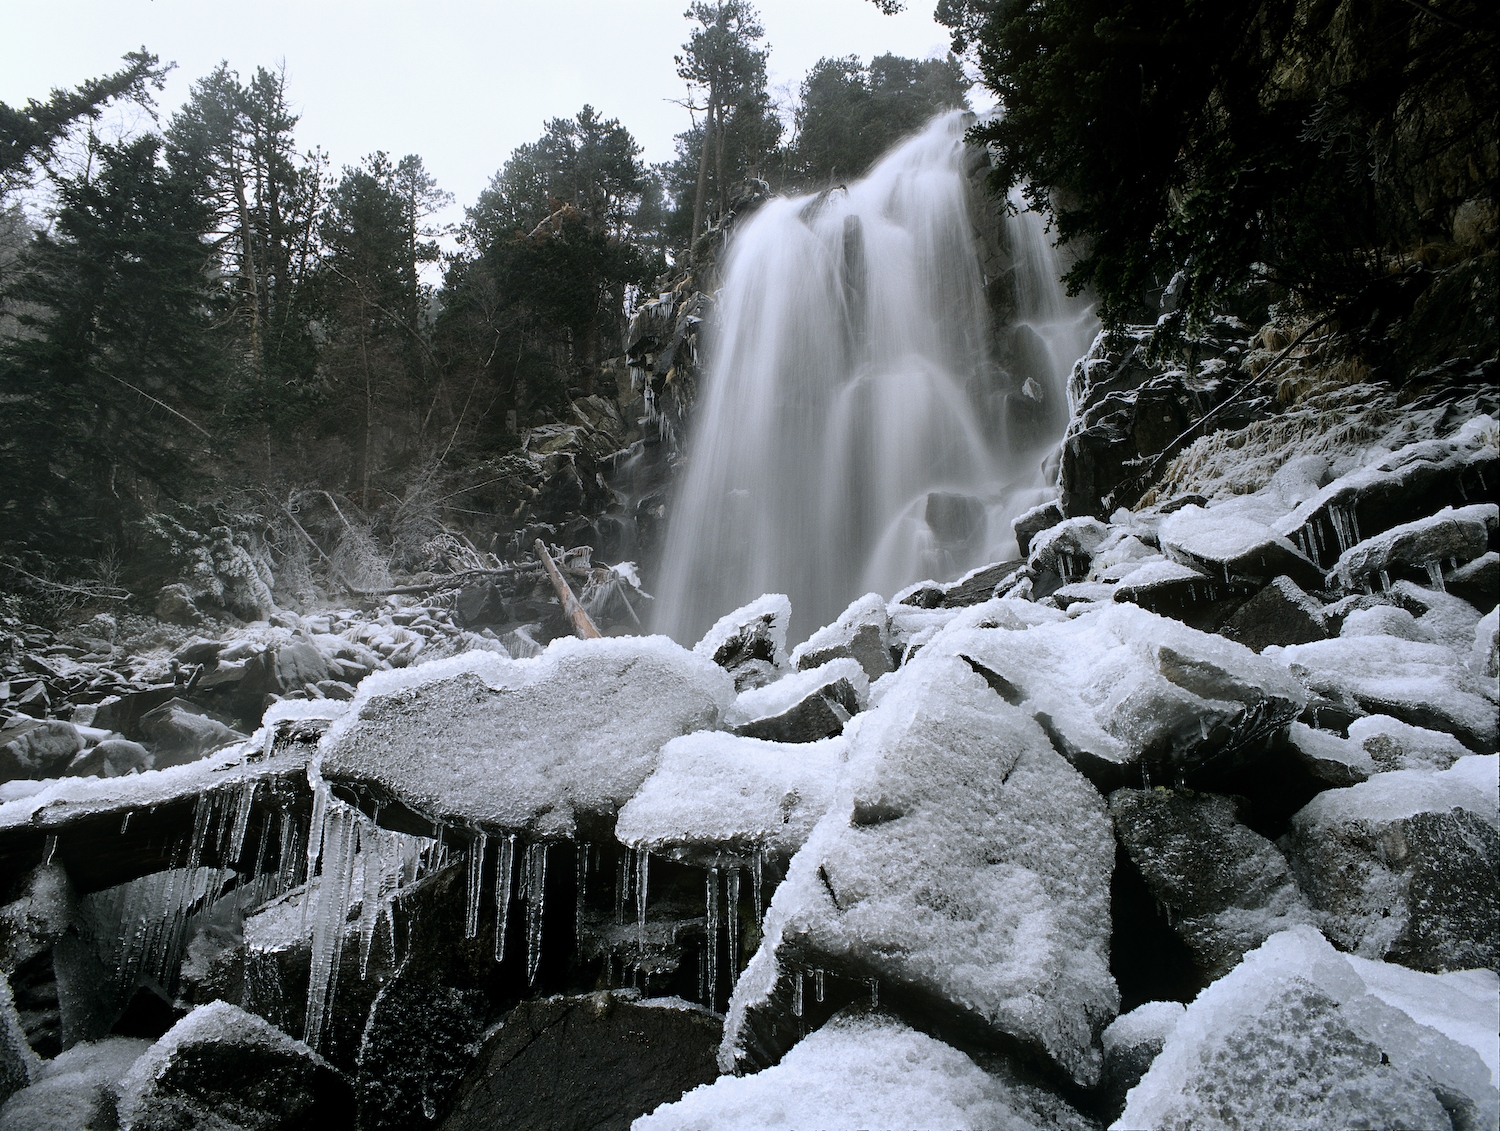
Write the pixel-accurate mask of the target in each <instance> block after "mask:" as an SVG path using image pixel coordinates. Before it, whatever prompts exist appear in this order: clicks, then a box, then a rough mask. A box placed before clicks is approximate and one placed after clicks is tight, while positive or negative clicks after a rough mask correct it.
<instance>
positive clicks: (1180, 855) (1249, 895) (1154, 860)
mask: <svg viewBox="0 0 1500 1131" xmlns="http://www.w3.org/2000/svg"><path fill="white" fill-rule="evenodd" d="M1236 810H1237V806H1236V804H1235V802H1234V801H1233V800H1232V799H1231V798H1228V797H1222V796H1219V795H1216V794H1211V793H1196V794H1195V793H1188V792H1185V791H1179V790H1170V789H1161V788H1157V789H1146V790H1143V789H1119V790H1116V791H1115V792H1114V793H1112V794H1110V795H1109V812H1110V816H1111V817H1112V818H1113V819H1114V823H1115V835H1116V836H1117V837H1118V838H1119V841H1120V844H1121V846H1122V847H1123V848H1124V849H1125V852H1126V854H1127V855H1129V857H1130V861H1131V863H1132V864H1134V865H1135V867H1136V869H1137V870H1138V871H1139V872H1140V874H1141V876H1142V878H1143V879H1144V880H1145V881H1146V886H1147V887H1148V888H1149V889H1150V891H1151V894H1152V895H1154V896H1155V897H1156V900H1157V904H1158V906H1159V907H1161V908H1163V909H1164V911H1165V913H1166V916H1167V922H1168V923H1169V924H1170V925H1171V927H1172V929H1173V930H1174V931H1176V932H1177V935H1178V937H1179V938H1181V939H1182V941H1183V942H1184V943H1186V944H1187V947H1188V950H1190V951H1191V952H1192V955H1193V958H1194V961H1195V962H1196V963H1197V965H1198V967H1199V969H1200V970H1201V971H1202V972H1203V973H1204V974H1205V975H1206V976H1207V978H1208V979H1209V980H1212V979H1214V978H1219V977H1222V976H1223V975H1224V974H1226V973H1228V972H1229V970H1230V969H1232V968H1233V967H1234V966H1235V965H1236V964H1238V962H1239V961H1240V959H1241V958H1242V957H1243V956H1244V954H1245V952H1246V951H1247V950H1253V949H1254V948H1255V947H1258V946H1259V945H1260V944H1261V943H1263V942H1265V941H1266V939H1268V938H1270V937H1271V936H1272V935H1274V934H1276V933H1277V932H1278V931H1284V930H1286V929H1287V928H1288V927H1293V926H1296V925H1297V924H1299V923H1310V922H1312V920H1313V916H1312V912H1311V910H1310V909H1309V908H1308V906H1307V903H1306V901H1305V900H1304V899H1303V898H1302V893H1301V892H1300V891H1299V890H1298V889H1297V881H1296V879H1295V878H1293V876H1292V873H1291V869H1290V868H1288V867H1287V862H1286V858H1285V857H1284V856H1282V855H1281V853H1280V852H1278V851H1277V849H1276V846H1275V845H1274V844H1272V843H1271V842H1270V841H1269V840H1267V839H1266V838H1265V837H1263V836H1261V835H1259V834H1258V833H1255V832H1253V831H1251V830H1250V829H1248V828H1246V827H1245V826H1244V825H1242V824H1240V823H1239V820H1238V815H1237V811H1236Z"/></svg>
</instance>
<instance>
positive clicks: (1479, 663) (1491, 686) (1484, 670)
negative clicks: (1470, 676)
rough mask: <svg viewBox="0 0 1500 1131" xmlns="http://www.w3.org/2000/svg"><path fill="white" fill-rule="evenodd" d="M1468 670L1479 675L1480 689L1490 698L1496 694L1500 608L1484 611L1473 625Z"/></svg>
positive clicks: (1498, 665) (1499, 642)
mask: <svg viewBox="0 0 1500 1131" xmlns="http://www.w3.org/2000/svg"><path fill="white" fill-rule="evenodd" d="M1467 659H1468V662H1469V665H1468V666H1469V670H1470V671H1471V672H1473V673H1474V674H1475V675H1476V676H1478V677H1479V679H1480V681H1481V683H1480V686H1481V689H1482V690H1483V691H1484V693H1485V694H1486V695H1488V696H1489V697H1490V698H1491V699H1496V698H1500V695H1497V694H1496V683H1495V677H1496V676H1497V675H1500V608H1494V609H1491V610H1490V611H1489V612H1487V613H1485V615H1484V619H1482V620H1481V621H1480V622H1479V623H1478V624H1476V625H1475V626H1474V643H1473V644H1472V645H1471V646H1470V648H1469V655H1468V657H1467Z"/></svg>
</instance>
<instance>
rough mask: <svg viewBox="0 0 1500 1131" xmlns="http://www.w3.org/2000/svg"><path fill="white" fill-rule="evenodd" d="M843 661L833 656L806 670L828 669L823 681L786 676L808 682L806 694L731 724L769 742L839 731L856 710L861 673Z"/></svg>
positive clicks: (740, 732) (803, 739)
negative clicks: (776, 709) (774, 710)
mask: <svg viewBox="0 0 1500 1131" xmlns="http://www.w3.org/2000/svg"><path fill="white" fill-rule="evenodd" d="M846 663H847V661H846V662H845V663H840V661H838V660H833V661H830V662H829V663H828V664H825V665H824V668H814V669H812V672H811V673H809V674H813V673H817V672H820V671H823V670H824V669H825V668H826V669H827V675H826V678H825V679H824V680H823V681H822V682H816V683H813V682H810V681H808V680H806V679H803V678H801V677H799V676H788V677H787V678H788V679H793V680H798V682H799V684H808V686H807V694H806V695H804V696H803V697H802V698H801V699H800V700H798V701H797V702H796V703H795V704H793V705H792V706H790V707H788V708H787V709H786V710H784V711H779V712H777V713H776V714H774V715H763V716H760V717H756V718H751V719H747V720H745V721H743V722H740V723H736V724H735V725H734V727H733V728H732V729H733V730H734V733H735V734H738V735H743V736H744V737H746V738H763V739H766V740H768V741H770V742H816V741H818V739H820V738H828V737H831V736H832V735H835V734H839V733H840V732H842V731H843V729H844V724H845V723H846V722H848V721H849V719H850V718H851V717H853V716H854V715H855V714H857V713H858V712H859V706H860V704H859V693H858V692H857V691H856V690H855V687H854V680H855V679H857V678H858V676H859V675H861V674H863V673H862V672H861V671H860V670H859V669H858V668H857V667H855V666H854V665H853V664H848V667H850V668H852V669H853V671H852V672H850V671H846V670H843V669H844V668H845V666H846ZM851 677H852V678H851ZM860 682H861V683H863V681H862V680H861V681H860Z"/></svg>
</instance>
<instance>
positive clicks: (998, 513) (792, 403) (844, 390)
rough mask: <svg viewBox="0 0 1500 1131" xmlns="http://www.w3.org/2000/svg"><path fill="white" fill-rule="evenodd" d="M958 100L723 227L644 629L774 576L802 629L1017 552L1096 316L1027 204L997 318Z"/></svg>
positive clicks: (684, 623)
mask: <svg viewBox="0 0 1500 1131" xmlns="http://www.w3.org/2000/svg"><path fill="white" fill-rule="evenodd" d="M970 120H972V119H970V118H969V117H968V116H967V115H965V114H963V113H961V112H953V113H950V114H946V115H943V116H941V117H939V118H937V119H935V120H934V121H933V122H932V123H931V124H930V125H929V126H928V127H927V128H926V129H925V130H924V131H923V132H922V133H920V134H918V135H916V136H914V137H912V138H909V139H908V140H906V141H904V142H903V143H901V144H900V145H898V146H897V147H896V148H894V149H893V150H892V151H891V152H890V153H888V154H887V155H886V156H885V157H884V158H883V159H882V160H881V161H880V162H879V164H877V165H876V166H875V167H874V169H872V170H871V172H870V173H869V175H868V176H867V177H865V178H864V179H863V180H861V181H858V182H856V183H854V184H851V185H849V186H848V187H847V188H843V187H840V188H837V189H833V190H831V191H829V192H826V193H821V194H818V195H815V196H803V197H793V198H774V199H772V200H770V201H768V202H766V203H765V204H764V205H762V206H761V208H760V209H759V211H757V212H756V213H755V214H754V215H753V216H751V217H750V218H749V219H748V220H747V221H746V222H745V223H744V224H743V226H742V227H741V228H740V229H739V230H738V231H737V232H736V234H735V236H734V238H733V240H732V241H731V244H730V247H729V249H728V252H727V257H726V260H725V262H724V265H723V274H722V277H723V286H722V288H721V290H720V293H719V299H718V307H717V312H716V315H715V319H714V323H713V327H712V333H711V335H710V338H709V341H708V350H707V366H706V375H705V379H704V387H703V394H702V399H701V401H700V403H699V405H698V407H697V409H696V417H695V419H694V421H693V424H692V430H691V433H690V436H689V439H688V446H687V466H686V472H685V474H684V477H683V479H682V481H681V483H680V485H679V494H678V497H677V500H676V503H675V505H674V507H673V509H672V517H671V520H670V525H669V528H668V532H667V539H666V545H665V548H664V555H663V560H662V567H661V573H660V579H659V581H658V589H657V595H658V597H659V602H658V606H657V608H658V615H657V624H656V627H657V629H658V630H659V631H665V632H667V633H669V634H671V635H673V636H675V637H677V638H678V639H679V640H683V641H686V642H689V643H690V642H691V641H692V640H694V639H696V638H697V636H698V635H699V634H700V633H701V632H703V631H704V630H705V629H706V628H707V627H708V626H709V625H710V624H711V623H712V622H713V620H714V619H715V618H717V617H718V616H720V615H722V614H723V613H725V612H727V611H729V610H730V609H733V608H735V607H736V606H738V605H741V604H744V603H745V602H747V601H750V600H752V599H754V598H755V597H757V596H759V595H760V594H761V593H765V592H782V593H786V594H787V595H789V596H790V597H791V601H792V613H793V617H794V622H795V625H796V628H797V630H798V631H800V632H802V633H806V632H808V631H811V630H812V629H813V628H816V627H817V626H818V625H821V624H824V623H826V622H828V621H830V620H832V619H833V618H834V617H835V616H836V615H837V614H838V613H839V611H840V610H841V609H842V608H843V607H844V606H845V605H846V604H847V603H848V602H849V601H850V600H851V599H852V598H853V597H855V596H857V595H859V594H860V593H863V592H867V591H869V590H876V591H878V592H881V593H884V594H887V595H889V594H890V593H892V592H893V591H895V590H896V589H898V588H900V587H901V586H903V585H905V584H908V583H910V582H913V581H919V580H922V579H923V578H927V577H932V578H934V579H935V580H947V579H951V578H952V577H955V576H957V575H959V574H961V573H962V572H963V571H964V570H966V569H969V568H972V567H973V566H975V565H978V564H983V563H984V562H986V561H993V560H998V559H1001V558H1004V557H1007V556H1012V557H1013V556H1014V555H1015V541H1014V538H1013V536H1012V534H1011V531H1010V521H1009V520H1010V518H1011V517H1013V516H1014V515H1015V514H1017V513H1019V512H1020V511H1021V510H1024V509H1025V508H1026V507H1028V506H1031V505H1033V504H1034V503H1035V502H1036V501H1037V500H1038V498H1039V497H1041V496H1042V493H1043V492H1044V489H1045V487H1046V485H1045V484H1043V483H1042V482H1041V477H1040V473H1039V471H1038V470H1037V467H1038V463H1039V456H1040V455H1041V453H1042V452H1043V451H1044V450H1046V448H1047V447H1048V446H1049V445H1055V443H1056V441H1057V440H1058V439H1059V438H1060V437H1061V435H1062V429H1063V427H1064V425H1065V423H1066V416H1067V414H1066V409H1065V408H1060V406H1064V405H1065V403H1066V400H1065V398H1066V391H1065V390H1066V383H1067V376H1068V373H1069V371H1070V369H1071V366H1072V364H1073V361H1074V359H1075V358H1077V357H1078V356H1079V355H1080V354H1082V353H1083V351H1084V349H1085V348H1086V347H1087V345H1088V341H1089V338H1090V337H1091V336H1092V333H1093V329H1094V327H1093V324H1092V320H1091V315H1090V314H1089V312H1088V310H1087V309H1086V308H1084V307H1081V306H1080V304H1078V303H1076V302H1070V301H1069V300H1067V299H1065V298H1064V297H1063V295H1062V292H1061V290H1060V287H1059V284H1058V281H1057V280H1058V265H1057V262H1056V256H1055V252H1054V251H1053V249H1052V247H1051V246H1050V241H1049V240H1048V238H1047V236H1046V234H1045V233H1044V232H1043V231H1042V229H1041V221H1040V219H1039V218H1038V217H1036V216H1034V215H1028V214H1022V215H1020V216H1017V217H1014V218H1012V219H1010V220H1009V221H1008V222H1007V223H1006V225H1005V231H1004V233H1003V235H1002V238H1001V239H1000V240H999V241H998V242H999V243H1000V244H1002V245H1005V246H1004V247H1003V248H1002V249H1001V253H1000V255H999V259H1001V260H1004V259H1005V258H1007V257H1008V258H1009V260H1010V262H1009V263H1008V264H1005V265H1004V269H1003V270H999V271H996V270H993V269H992V270H991V274H992V275H993V276H994V278H993V279H991V280H990V283H991V286H992V287H993V286H1000V287H1005V288H1008V290H1007V292H1006V293H1007V294H1009V295H1010V296H1011V301H1010V303H1009V308H1010V312H1009V314H1008V315H1007V316H1006V318H1005V321H1006V323H1007V325H1006V326H1005V327H1004V329H1003V331H1002V332H1001V333H1000V334H999V335H997V333H996V328H995V321H996V315H995V313H994V311H993V310H992V303H991V301H990V298H989V297H988V296H987V293H986V282H987V279H986V270H985V269H984V268H983V267H982V265H981V252H982V241H981V239H980V234H979V233H978V232H976V229H975V219H974V212H973V211H972V210H971V199H970V198H971V193H972V191H973V190H972V189H971V186H970V180H969V177H968V174H967V171H966V165H967V163H968V162H969V161H970V160H972V159H973V157H974V151H973V150H971V149H966V147H965V145H964V143H963V134H964V129H965V127H966V125H967V124H968V122H969V121H970ZM991 267H992V268H993V265H991ZM995 280H998V282H996V281H995ZM1002 363H1003V364H1002ZM1017 422H1020V423H1021V425H1022V426H1021V427H1019V428H1018V427H1017ZM1010 433H1019V434H1017V435H1014V436H1011V435H1009V434H1010Z"/></svg>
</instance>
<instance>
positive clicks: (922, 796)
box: [720, 651, 1119, 1085]
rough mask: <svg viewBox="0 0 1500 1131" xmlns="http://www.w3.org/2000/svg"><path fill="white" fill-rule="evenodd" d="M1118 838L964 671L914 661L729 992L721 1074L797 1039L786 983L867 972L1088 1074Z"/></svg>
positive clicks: (1079, 1074) (1090, 800) (905, 999)
mask: <svg viewBox="0 0 1500 1131" xmlns="http://www.w3.org/2000/svg"><path fill="white" fill-rule="evenodd" d="M1114 852H1115V849H1114V838H1113V836H1112V835H1111V832H1110V827H1109V821H1108V818H1107V817H1106V816H1105V813H1104V805H1103V801H1102V799H1101V798H1100V797H1099V795H1098V794H1097V793H1096V792H1095V791H1094V789H1093V788H1092V787H1091V786H1090V785H1089V784H1088V782H1087V781H1086V780H1085V779H1084V778H1083V777H1082V776H1081V775H1079V774H1078V773H1077V772H1076V771H1075V770H1073V769H1072V767H1070V766H1069V765H1068V764H1067V762H1066V761H1064V760H1063V759H1062V757H1061V756H1059V755H1058V754H1057V753H1056V751H1054V750H1053V749H1052V746H1051V743H1049V742H1048V740H1047V737H1046V735H1045V734H1044V733H1043V732H1042V730H1041V728H1040V727H1038V726H1037V725H1036V723H1035V722H1034V721H1032V719H1030V718H1029V717H1028V716H1027V715H1026V714H1025V713H1024V712H1022V711H1020V710H1018V709H1016V708H1015V707H1012V706H1011V705H1010V704H1008V703H1006V702H1005V700H1004V699H1003V698H1002V697H1001V695H999V694H997V693H996V692H995V690H994V689H993V688H991V687H990V686H989V685H988V684H987V683H986V682H985V681H984V680H983V679H982V678H980V676H979V675H978V674H976V673H975V672H974V670H973V669H972V668H971V667H970V666H969V665H968V664H967V663H965V662H964V661H963V660H961V659H959V658H957V657H955V656H949V655H932V654H930V652H928V651H924V652H923V653H922V655H920V656H919V657H917V659H915V660H914V661H912V662H911V664H910V665H909V666H908V667H907V668H906V669H905V670H904V672H903V674H902V678H901V680H900V681H899V682H898V683H897V684H896V685H895V686H894V687H893V688H892V689H891V690H890V692H889V693H887V695H886V696H885V697H884V699H883V700H882V701H881V703H880V706H879V707H877V708H875V709H874V710H873V711H871V712H869V713H868V714H866V715H864V716H861V725H860V727H859V729H858V732H857V733H856V734H855V735H854V737H853V738H852V740H851V747H850V758H849V765H848V767H847V769H846V777H845V779H844V782H843V784H842V785H841V786H840V789H839V797H838V800H837V801H836V802H835V804H834V807H833V808H832V809H831V810H830V812H829V813H828V815H827V816H826V817H824V818H823V820H822V821H821V822H819V824H818V825H817V827H816V828H815V829H814V830H813V833H812V835H811V836H810V837H809V839H808V841H807V843H806V844H805V845H804V846H803V847H802V849H801V851H799V852H798V853H797V855H796V856H795V857H794V858H793V860H792V864H791V867H790V869H789V870H788V874H787V878H786V880H785V881H784V882H783V883H782V884H781V886H780V887H779V888H778V889H777V891H776V895H775V897H774V899H773V901H772V904H771V908H770V910H769V912H768V913H767V916H766V922H765V935H764V939H763V941H762V944H761V949H760V951H759V953H758V954H757V955H756V957H755V959H754V960H753V961H752V963H751V966H750V967H749V968H748V969H747V971H746V973H745V974H744V975H743V976H742V977H741V979H740V982H739V984H738V985H737V986H736V987H735V993H734V997H733V999H732V1001H731V1005H730V1015H729V1020H728V1022H727V1024H726V1028H725V1047H724V1049H723V1050H722V1051H721V1053H720V1064H721V1066H723V1067H725V1068H726V1070H728V1069H730V1068H732V1067H736V1066H741V1067H743V1066H748V1065H752V1064H757V1065H760V1066H764V1065H766V1064H769V1063H772V1062H774V1060H775V1059H777V1058H778V1057H779V1056H780V1055H781V1054H782V1053H784V1052H785V1050H786V1048H787V1047H789V1046H790V1045H791V1044H792V1043H794V1042H795V1040H796V1034H795V1023H794V1019H793V1018H789V1017H787V1016H786V1015H785V1008H784V1003H785V998H786V996H787V994H786V993H785V992H784V989H785V987H783V986H781V985H779V983H781V982H785V981H786V980H787V978H786V975H787V973H791V974H792V975H793V976H794V977H795V978H798V979H800V977H801V969H802V968H803V967H815V968H820V969H821V968H826V969H827V970H829V971H830V972H832V973H834V974H836V975H840V976H843V977H847V978H853V979H856V980H860V979H868V978H872V977H873V978H876V979H878V980H879V983H880V984H882V985H888V986H889V987H890V988H889V990H888V993H887V999H888V1000H891V1001H893V1002H895V1001H899V1002H901V1003H903V1004H902V1005H901V1006H900V1007H899V1008H900V1009H901V1010H903V1011H910V1012H909V1013H907V1014H906V1015H907V1016H909V1017H911V1018H912V1019H914V1020H915V1019H918V1018H921V1019H924V1020H926V1021H927V1022H928V1023H929V1024H954V1025H957V1026H958V1027H959V1028H960V1029H961V1030H964V1029H966V1030H968V1031H970V1032H971V1033H973V1034H976V1035H977V1036H978V1037H980V1039H986V1040H989V1041H998V1042H1000V1043H1001V1044H1003V1045H1004V1044H1008V1045H1010V1046H1011V1047H1018V1048H1021V1049H1025V1050H1027V1051H1028V1052H1029V1053H1031V1054H1033V1055H1036V1054H1039V1055H1042V1056H1045V1057H1046V1058H1048V1059H1050V1060H1052V1061H1053V1062H1055V1063H1057V1064H1058V1065H1060V1066H1061V1067H1062V1068H1063V1069H1064V1070H1065V1071H1067V1072H1068V1073H1069V1074H1071V1075H1072V1076H1073V1077H1074V1078H1075V1079H1076V1080H1078V1081H1080V1082H1082V1083H1085V1084H1090V1085H1091V1084H1093V1083H1094V1082H1096V1081H1097V1079H1098V1075H1099V1067H1100V1063H1101V1053H1100V1051H1099V1048H1098V1044H1097V1036H1098V1033H1099V1031H1100V1030H1101V1029H1102V1028H1103V1027H1104V1025H1105V1024H1106V1023H1108V1021H1109V1020H1110V1018H1111V1017H1112V1016H1113V1015H1114V1011H1115V1009H1116V1006H1117V1003H1118V1001H1119V996H1118V993H1117V991H1116V989H1115V984H1114V979H1113V978H1112V977H1111V976H1110V973H1109V960H1108V952H1109V932H1110V926H1109V924H1110V912H1109V879H1110V873H1111V871H1112V869H1113V866H1114Z"/></svg>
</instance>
